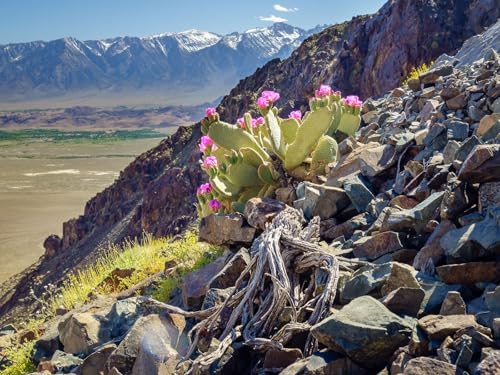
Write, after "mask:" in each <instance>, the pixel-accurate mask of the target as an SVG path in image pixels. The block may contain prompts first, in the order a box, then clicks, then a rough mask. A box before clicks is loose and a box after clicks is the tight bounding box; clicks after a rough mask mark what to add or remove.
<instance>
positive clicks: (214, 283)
mask: <svg viewBox="0 0 500 375" xmlns="http://www.w3.org/2000/svg"><path fill="white" fill-rule="evenodd" d="M249 263H250V254H249V253H248V250H247V249H245V248H242V249H240V250H239V251H238V252H237V253H236V254H234V255H233V256H232V257H231V258H230V259H229V261H228V262H227V263H226V265H225V266H224V267H223V268H222V269H221V270H220V271H219V272H218V273H217V274H216V275H215V276H214V277H213V278H212V280H211V281H210V284H209V286H208V287H209V288H217V289H225V288H229V287H232V286H234V284H235V282H236V280H238V277H240V275H241V273H242V272H243V271H244V270H245V268H246V267H247V265H248V264H249Z"/></svg>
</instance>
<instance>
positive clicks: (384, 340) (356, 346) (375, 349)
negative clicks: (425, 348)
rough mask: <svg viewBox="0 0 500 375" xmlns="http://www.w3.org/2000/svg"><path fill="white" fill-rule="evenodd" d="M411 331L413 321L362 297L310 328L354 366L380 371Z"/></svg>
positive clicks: (372, 299)
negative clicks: (354, 364) (343, 353)
mask: <svg viewBox="0 0 500 375" xmlns="http://www.w3.org/2000/svg"><path fill="white" fill-rule="evenodd" d="M413 328H414V321H413V320H411V319H409V318H406V319H402V318H400V317H399V316H397V315H396V314H393V313H392V312H390V311H389V310H388V309H387V308H386V307H385V306H384V305H383V304H382V303H380V302H379V301H377V300H376V299H374V298H372V297H369V296H363V297H359V298H356V299H355V300H353V301H352V302H350V303H349V304H348V305H346V306H344V307H343V308H342V309H341V310H340V311H339V312H337V313H335V314H334V315H332V316H330V317H328V318H326V319H325V320H323V321H321V322H319V323H318V324H316V325H315V326H313V327H312V328H311V333H312V335H313V336H314V337H315V338H316V339H317V340H318V341H319V342H320V343H322V344H323V345H326V346H327V347H328V348H330V349H332V350H336V351H338V350H339V349H340V350H342V351H344V352H345V353H346V354H347V355H348V356H349V357H350V358H351V359H352V360H354V361H355V362H357V363H358V364H360V365H363V366H364V367H366V368H380V367H382V366H384V365H385V364H386V362H387V361H388V359H389V358H390V357H391V355H392V354H393V353H394V351H395V350H396V349H397V348H399V347H400V346H403V345H405V344H407V343H408V341H409V338H410V335H411V332H412V330H413Z"/></svg>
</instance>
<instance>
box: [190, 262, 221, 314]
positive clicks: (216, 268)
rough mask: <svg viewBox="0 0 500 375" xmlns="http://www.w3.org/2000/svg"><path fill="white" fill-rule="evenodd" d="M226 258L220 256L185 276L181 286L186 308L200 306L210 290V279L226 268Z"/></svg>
mask: <svg viewBox="0 0 500 375" xmlns="http://www.w3.org/2000/svg"><path fill="white" fill-rule="evenodd" d="M225 259H226V257H225V256H222V257H219V258H218V259H217V260H216V261H215V262H212V263H210V264H207V265H206V266H204V267H202V268H200V269H199V270H197V271H194V272H191V273H190V274H188V275H186V276H185V277H184V278H183V280H182V286H181V290H182V302H183V304H184V306H185V307H186V308H188V309H192V310H197V309H199V308H200V306H201V304H202V303H203V299H204V298H205V294H206V293H207V291H208V288H209V285H210V281H211V280H212V279H213V278H214V276H215V275H217V274H218V273H219V272H220V271H221V270H222V269H223V268H224V263H225Z"/></svg>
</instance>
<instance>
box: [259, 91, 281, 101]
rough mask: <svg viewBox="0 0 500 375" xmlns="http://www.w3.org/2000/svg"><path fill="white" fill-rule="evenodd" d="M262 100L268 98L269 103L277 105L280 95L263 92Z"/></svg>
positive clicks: (273, 92) (274, 92) (272, 92)
mask: <svg viewBox="0 0 500 375" xmlns="http://www.w3.org/2000/svg"><path fill="white" fill-rule="evenodd" d="M260 96H261V97H262V98H266V99H267V100H268V102H269V103H275V102H277V101H278V100H279V98H280V94H279V93H277V92H276V91H262V94H260Z"/></svg>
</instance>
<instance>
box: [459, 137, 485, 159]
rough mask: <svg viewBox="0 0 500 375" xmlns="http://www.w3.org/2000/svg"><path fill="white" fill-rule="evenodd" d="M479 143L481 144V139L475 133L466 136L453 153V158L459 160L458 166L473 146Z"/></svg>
mask: <svg viewBox="0 0 500 375" xmlns="http://www.w3.org/2000/svg"><path fill="white" fill-rule="evenodd" d="M480 144H482V142H481V140H480V139H479V138H478V137H476V136H475V135H473V136H472V137H469V138H467V139H466V140H465V141H464V142H463V143H462V145H461V146H460V148H459V149H458V150H457V152H456V153H455V159H456V160H457V161H459V162H460V163H459V164H458V165H459V166H460V165H461V162H463V161H465V159H467V156H469V154H470V153H471V151H472V150H473V149H474V147H476V146H478V145H480Z"/></svg>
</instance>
